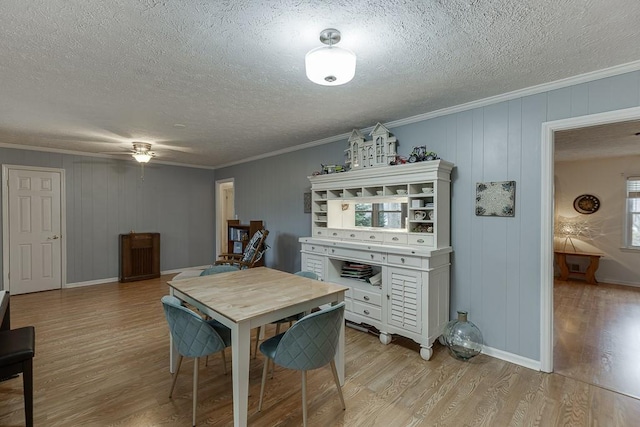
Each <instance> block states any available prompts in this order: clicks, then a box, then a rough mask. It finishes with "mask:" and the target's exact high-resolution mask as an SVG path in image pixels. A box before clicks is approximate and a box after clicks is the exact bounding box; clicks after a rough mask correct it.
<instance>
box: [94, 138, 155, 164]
mask: <svg viewBox="0 0 640 427" xmlns="http://www.w3.org/2000/svg"><path fill="white" fill-rule="evenodd" d="M131 144H132V145H133V149H132V150H130V151H128V152H121V151H118V152H115V153H114V152H110V153H105V154H119V155H123V154H124V155H127V156H131V157H133V158H134V159H136V161H137V162H138V163H149V160H151V159H152V158H154V157H155V156H156V153H154V152H153V151H151V144H150V143H149V142H135V141H134V142H132V143H131Z"/></svg>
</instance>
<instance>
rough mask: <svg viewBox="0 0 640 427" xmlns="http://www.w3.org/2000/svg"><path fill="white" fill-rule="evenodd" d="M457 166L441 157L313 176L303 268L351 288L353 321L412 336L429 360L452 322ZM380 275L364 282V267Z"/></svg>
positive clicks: (385, 339)
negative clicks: (453, 195)
mask: <svg viewBox="0 0 640 427" xmlns="http://www.w3.org/2000/svg"><path fill="white" fill-rule="evenodd" d="M452 168H453V165H452V164H451V163H448V162H445V161H443V160H434V161H428V162H420V163H413V164H405V165H398V166H389V167H382V168H371V169H361V170H353V171H350V172H343V173H334V174H328V175H318V176H312V177H309V180H310V182H311V194H312V201H311V203H312V213H311V216H312V219H311V222H312V224H311V230H312V236H311V237H303V238H300V243H301V254H302V269H303V270H309V271H313V272H315V273H316V274H318V276H319V277H320V278H321V280H325V281H330V282H335V283H339V284H341V285H344V286H348V287H349V291H347V293H346V295H345V302H346V312H345V317H346V318H347V320H349V321H352V322H355V323H364V324H367V325H371V326H374V327H375V328H377V329H378V330H379V331H380V341H381V342H382V343H384V344H388V343H390V342H391V334H399V335H402V336H405V337H408V338H411V339H413V340H414V341H416V342H417V343H419V344H420V346H421V351H420V355H421V356H422V358H424V359H426V360H429V359H430V358H431V355H432V350H431V347H432V345H433V342H434V341H435V340H436V339H437V338H438V337H439V336H440V334H441V333H442V328H443V327H444V325H445V324H446V323H447V322H448V320H449V266H450V261H449V255H450V253H451V246H450V222H449V221H450V188H451V180H450V175H451V169H452ZM362 270H366V271H369V274H374V275H377V278H378V280H377V281H376V280H375V278H374V279H373V280H371V281H372V282H373V284H372V283H370V282H369V281H366V280H362V279H361V278H360V276H359V274H358V272H359V271H362Z"/></svg>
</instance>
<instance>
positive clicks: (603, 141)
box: [554, 120, 640, 162]
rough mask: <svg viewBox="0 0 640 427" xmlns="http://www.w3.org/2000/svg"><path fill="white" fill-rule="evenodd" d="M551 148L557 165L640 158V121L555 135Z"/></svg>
mask: <svg viewBox="0 0 640 427" xmlns="http://www.w3.org/2000/svg"><path fill="white" fill-rule="evenodd" d="M554 144H555V157H554V159H555V161H558V162H560V161H570V160H585V159H601V158H604V157H622V156H630V155H640V121H638V120H633V121H628V122H620V123H612V124H607V125H598V126H589V127H584V128H580V129H572V130H563V131H558V132H555V133H554Z"/></svg>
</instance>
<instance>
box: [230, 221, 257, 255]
mask: <svg viewBox="0 0 640 427" xmlns="http://www.w3.org/2000/svg"><path fill="white" fill-rule="evenodd" d="M263 228H264V224H263V223H262V221H249V224H240V220H239V219H230V220H228V221H227V235H228V243H227V253H228V254H242V253H244V249H245V247H246V246H247V243H249V240H251V237H253V235H254V234H255V233H256V231H258V230H262V229H263ZM261 262H262V261H261ZM261 262H260V263H259V265H263V264H262V263H261Z"/></svg>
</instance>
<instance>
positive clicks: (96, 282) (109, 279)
mask: <svg viewBox="0 0 640 427" xmlns="http://www.w3.org/2000/svg"><path fill="white" fill-rule="evenodd" d="M210 266H211V265H210V264H207V265H201V266H197V267H185V268H176V269H173V270H164V271H161V272H160V274H173V273H181V272H183V271H185V270H193V269H200V270H204V269H205V268H208V267H210ZM118 280H120V278H119V277H107V278H105V279H96V280H88V281H86V282H75V283H67V284H66V285H64V286H63V288H80V287H82V286H93V285H103V284H105V283H113V282H117V281H118Z"/></svg>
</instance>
